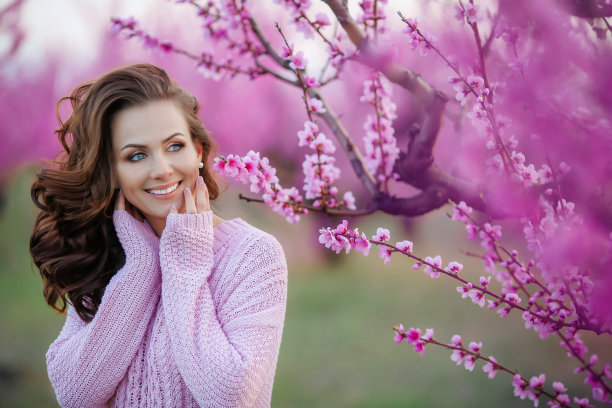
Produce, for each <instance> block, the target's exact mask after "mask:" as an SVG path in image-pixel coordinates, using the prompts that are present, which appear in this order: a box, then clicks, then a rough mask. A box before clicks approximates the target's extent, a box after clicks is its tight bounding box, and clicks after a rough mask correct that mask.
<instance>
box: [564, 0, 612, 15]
mask: <svg viewBox="0 0 612 408" xmlns="http://www.w3.org/2000/svg"><path fill="white" fill-rule="evenodd" d="M559 2H560V3H561V4H562V5H563V6H565V8H566V9H567V10H568V11H569V13H570V14H571V15H573V16H576V17H582V18H599V17H612V4H606V3H603V2H601V1H600V0H560V1H559Z"/></svg>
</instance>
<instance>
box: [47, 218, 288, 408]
mask: <svg viewBox="0 0 612 408" xmlns="http://www.w3.org/2000/svg"><path fill="white" fill-rule="evenodd" d="M114 223H115V229H116V230H117V235H118V237H119V240H120V242H121V244H122V246H123V249H124V251H125V253H126V263H125V265H124V267H123V268H121V269H120V270H119V271H118V272H117V273H116V275H115V276H113V278H112V279H111V281H110V283H109V284H108V286H107V287H106V291H105V293H104V296H103V297H102V302H101V304H100V307H99V309H98V312H97V314H96V315H95V317H94V318H93V320H92V321H91V322H89V323H85V322H83V321H82V320H81V319H80V318H79V317H78V315H77V314H76V311H75V310H74V308H73V307H72V306H69V309H68V316H67V318H66V323H65V325H64V327H63V329H62V331H61V333H60V335H59V337H58V338H57V339H56V340H55V341H54V342H53V344H51V346H50V347H49V351H48V352H47V369H48V373H49V379H50V380H51V384H52V385H53V388H54V389H55V393H56V395H57V400H58V402H59V403H60V405H61V406H62V407H80V408H84V407H100V406H115V407H195V406H202V407H251V406H252V407H269V406H270V399H271V395H272V383H273V380H274V372H275V370H276V362H277V359H278V352H279V347H280V342H281V335H282V330H283V322H284V318H285V305H286V297H287V265H286V262H285V256H284V254H283V250H282V247H281V246H280V244H279V243H278V241H276V239H274V238H273V237H272V236H271V235H269V234H266V233H264V232H262V231H260V230H258V229H256V228H254V227H252V226H250V225H249V224H247V223H246V222H244V221H243V220H241V219H233V220H230V221H226V222H224V223H222V224H220V225H219V226H217V227H215V228H213V224H212V212H211V211H208V212H205V213H202V214H170V215H169V217H168V220H167V223H166V229H165V230H164V232H163V234H162V237H161V239H159V238H157V237H156V236H155V234H154V233H153V231H152V230H151V229H150V227H149V226H148V225H147V224H143V223H140V222H138V221H137V220H135V219H134V218H132V217H131V216H130V215H129V214H128V213H127V212H125V211H116V212H115V215H114Z"/></svg>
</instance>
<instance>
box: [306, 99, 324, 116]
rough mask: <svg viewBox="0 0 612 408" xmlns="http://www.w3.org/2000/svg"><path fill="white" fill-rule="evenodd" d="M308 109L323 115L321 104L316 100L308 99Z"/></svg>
mask: <svg viewBox="0 0 612 408" xmlns="http://www.w3.org/2000/svg"><path fill="white" fill-rule="evenodd" d="M308 107H309V109H310V110H311V111H312V112H317V113H324V112H326V110H325V108H324V107H323V102H322V101H321V100H320V99H318V98H308Z"/></svg>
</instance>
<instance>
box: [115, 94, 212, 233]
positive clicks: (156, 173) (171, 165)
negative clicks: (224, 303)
mask: <svg viewBox="0 0 612 408" xmlns="http://www.w3.org/2000/svg"><path fill="white" fill-rule="evenodd" d="M111 133H112V142H113V155H114V166H115V174H116V176H117V179H118V180H117V181H118V183H119V186H120V188H121V189H122V191H123V194H124V196H125V199H126V200H127V201H128V202H129V203H130V204H132V205H133V206H134V207H136V208H138V209H139V210H140V212H142V214H143V215H144V216H145V218H146V219H147V221H148V222H149V224H151V226H152V227H153V229H154V230H155V231H157V230H158V229H159V227H161V230H163V227H164V226H165V222H166V216H167V215H168V212H169V211H170V209H171V208H172V206H173V205H174V206H176V208H177V209H179V212H180V211H184V205H185V201H184V198H183V191H184V190H185V188H187V187H189V188H191V189H192V191H193V190H194V187H195V183H196V180H197V177H198V176H199V171H198V170H199V167H198V165H199V164H200V162H201V161H202V149H201V145H199V144H198V147H196V146H195V145H194V143H193V140H192V138H191V134H190V132H189V127H188V125H187V121H186V120H185V117H184V114H183V112H182V111H181V109H180V108H179V107H178V106H177V105H176V104H175V103H174V102H172V101H155V102H150V103H147V104H146V105H143V106H133V107H130V108H127V109H124V110H121V111H119V112H118V113H117V114H115V116H114V118H113V121H112V123H111Z"/></svg>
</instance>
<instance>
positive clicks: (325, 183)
mask: <svg viewBox="0 0 612 408" xmlns="http://www.w3.org/2000/svg"><path fill="white" fill-rule="evenodd" d="M298 139H299V142H298V146H306V147H309V148H310V149H312V150H314V151H315V153H314V154H307V155H305V159H304V162H303V163H302V170H303V172H304V192H305V194H306V198H307V199H308V200H314V202H313V206H314V207H326V208H336V207H338V206H339V205H340V204H342V205H343V206H344V207H345V208H347V209H349V210H354V209H355V197H354V196H353V193H352V192H350V191H347V192H345V193H344V197H343V198H342V201H341V202H340V203H339V202H338V200H337V198H336V196H337V195H338V188H337V187H335V186H334V185H333V184H334V182H335V181H336V180H337V179H338V177H340V169H339V168H338V167H336V165H335V164H334V163H335V161H336V159H335V158H334V157H333V156H332V154H333V153H334V152H335V151H336V148H335V146H334V145H333V143H332V142H331V140H329V139H328V138H327V137H326V136H325V134H324V133H323V132H320V130H319V127H318V125H317V124H316V123H314V122H311V121H306V122H305V123H304V129H303V130H300V131H299V132H298Z"/></svg>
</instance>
